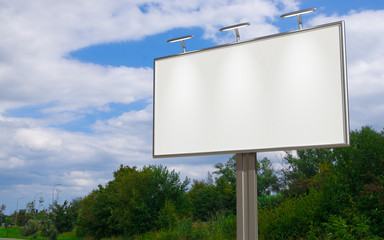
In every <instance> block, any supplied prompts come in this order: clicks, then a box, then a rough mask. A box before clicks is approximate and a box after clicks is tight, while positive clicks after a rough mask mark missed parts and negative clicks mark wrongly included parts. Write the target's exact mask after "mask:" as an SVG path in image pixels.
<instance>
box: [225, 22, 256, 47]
mask: <svg viewBox="0 0 384 240" xmlns="http://www.w3.org/2000/svg"><path fill="white" fill-rule="evenodd" d="M249 25H251V24H250V23H249V22H246V23H240V24H236V25H232V26H228V27H223V28H221V29H220V31H222V32H224V31H229V30H235V34H236V42H239V41H240V34H239V28H241V27H246V26H249Z"/></svg>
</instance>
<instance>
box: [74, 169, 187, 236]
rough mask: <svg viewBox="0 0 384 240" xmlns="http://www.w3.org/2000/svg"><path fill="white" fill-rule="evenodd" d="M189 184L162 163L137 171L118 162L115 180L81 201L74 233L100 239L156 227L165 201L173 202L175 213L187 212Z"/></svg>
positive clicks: (142, 231)
mask: <svg viewBox="0 0 384 240" xmlns="http://www.w3.org/2000/svg"><path fill="white" fill-rule="evenodd" d="M188 184H189V180H188V179H185V180H184V181H183V182H182V181H181V180H180V177H179V174H177V173H175V171H168V169H167V168H166V167H163V166H148V167H143V169H141V170H138V169H137V168H136V167H129V166H126V167H124V166H123V165H121V166H120V169H118V170H117V171H115V172H114V180H112V181H110V182H108V183H107V184H106V186H105V187H102V186H99V189H98V190H94V191H92V193H91V194H90V195H88V196H87V197H85V198H84V199H83V200H81V201H80V204H81V210H80V211H79V218H78V227H77V232H78V233H79V234H82V235H91V236H93V237H95V238H102V237H109V236H112V235H123V236H126V237H129V236H133V235H135V234H139V233H144V232H147V231H150V230H153V229H159V228H160V227H161V226H159V223H160V222H162V221H158V219H159V216H160V214H161V211H162V210H164V209H165V206H166V202H167V201H170V202H172V204H173V205H174V207H175V209H176V214H177V215H182V214H183V213H184V212H186V209H187V200H186V196H185V192H186V189H187V186H188ZM168 207H169V206H168ZM169 209H170V208H168V210H169ZM168 210H167V211H168ZM164 211H166V210H164ZM163 213H164V212H163Z"/></svg>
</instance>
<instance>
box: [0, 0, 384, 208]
mask: <svg viewBox="0 0 384 240" xmlns="http://www.w3.org/2000/svg"><path fill="white" fill-rule="evenodd" d="M312 7H316V8H317V9H318V10H317V11H316V12H315V13H312V14H308V15H304V16H303V24H304V28H305V27H311V26H316V25H319V24H323V23H329V22H334V21H338V20H345V23H346V34H347V58H348V77H349V94H350V120H351V129H357V128H360V127H361V126H363V125H371V126H373V127H374V128H375V129H377V130H381V129H383V127H384V125H383V123H382V119H383V118H384V101H383V97H382V96H384V68H383V67H382V66H384V38H383V36H384V25H383V24H382V23H383V22H384V2H383V1H382V0H352V1H351V0H350V1H348V0H338V1H332V0H306V1H303V0H302V1H299V0H253V1H251V0H235V1H233V0H210V1H202V0H190V1H174V0H159V1H139V0H137V1H123V0H116V1H109V0H104V1H97V2H95V1H93V0H82V1H76V0H68V1H50V0H42V1H38V2H36V1H28V2H25V1H22V0H12V1H9V0H0V33H1V36H2V38H1V39H0V204H6V206H7V210H6V212H7V213H11V212H13V211H14V210H15V209H16V201H17V199H18V198H23V199H20V200H19V208H25V205H26V203H28V202H30V201H33V200H34V197H35V196H36V194H37V193H40V192H41V193H42V194H39V195H38V196H42V197H43V198H44V200H45V205H44V207H47V206H48V204H49V203H50V202H51V200H52V190H53V186H54V185H55V184H61V185H60V186H57V187H56V188H55V198H57V199H58V200H59V201H61V202H63V201H64V200H66V199H68V200H71V199H72V198H75V197H83V196H85V195H86V194H88V193H89V192H90V191H91V190H92V189H94V188H96V187H97V185H98V184H105V183H106V182H107V181H109V180H111V179H112V173H113V171H114V170H116V169H117V168H118V167H119V166H120V164H124V165H130V166H138V167H141V166H143V165H148V164H163V165H166V166H167V167H168V168H170V169H175V170H176V171H177V172H180V174H181V175H182V176H183V177H185V176H188V177H190V178H192V179H202V178H205V177H206V175H207V172H208V171H211V172H212V171H213V170H214V168H213V165H214V164H215V163H218V162H224V161H226V160H227V159H228V157H230V156H229V155H218V156H207V157H185V158H170V159H155V160H154V159H152V157H151V151H152V145H151V144H152V139H151V137H152V84H153V82H152V81H153V75H152V74H153V73H152V71H153V69H152V67H153V59H154V58H157V57H161V56H166V55H173V54H177V53H180V52H181V50H182V49H181V46H180V44H179V43H171V44H167V43H166V41H167V40H168V39H171V38H176V37H179V36H184V35H190V34H193V35H194V36H195V37H194V38H193V39H191V40H188V41H186V42H185V43H186V47H187V51H190V50H197V49H202V48H207V47H212V46H217V45H220V44H224V43H228V42H233V41H234V40H235V38H234V34H233V33H232V32H219V31H218V29H220V28H221V27H224V26H228V25H232V24H237V23H241V22H250V23H251V26H250V27H248V28H243V29H241V30H240V35H241V39H242V40H245V39H251V38H255V37H260V36H265V35H270V34H275V33H279V32H286V31H292V30H296V29H297V19H296V18H287V19H281V18H280V17H279V16H280V15H282V14H284V13H287V12H290V11H296V10H299V9H305V8H312ZM263 156H268V157H270V158H271V159H273V161H274V162H275V167H276V168H279V167H281V165H280V161H281V158H282V156H283V154H282V153H280V152H273V153H263V154H260V157H263Z"/></svg>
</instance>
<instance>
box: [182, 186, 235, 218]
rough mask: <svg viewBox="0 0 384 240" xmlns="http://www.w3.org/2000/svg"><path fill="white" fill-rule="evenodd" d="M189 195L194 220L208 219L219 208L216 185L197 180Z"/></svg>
mask: <svg viewBox="0 0 384 240" xmlns="http://www.w3.org/2000/svg"><path fill="white" fill-rule="evenodd" d="M187 196H188V198H189V201H190V203H191V207H192V210H191V212H192V215H193V218H194V220H198V219H200V220H201V221H207V220H208V219H209V217H210V216H211V215H213V214H214V213H215V212H216V211H218V209H219V203H218V201H217V200H218V199H217V191H216V187H215V186H214V185H209V184H207V183H205V182H204V181H196V180H195V181H194V182H193V185H192V188H191V190H190V191H189V192H188V193H187ZM235 199H236V198H235Z"/></svg>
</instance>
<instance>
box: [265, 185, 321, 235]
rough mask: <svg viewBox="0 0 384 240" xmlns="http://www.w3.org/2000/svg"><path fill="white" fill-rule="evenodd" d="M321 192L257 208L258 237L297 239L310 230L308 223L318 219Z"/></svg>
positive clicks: (313, 192)
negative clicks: (269, 206)
mask: <svg viewBox="0 0 384 240" xmlns="http://www.w3.org/2000/svg"><path fill="white" fill-rule="evenodd" d="M321 201H322V193H321V192H318V191H311V192H310V193H309V194H304V195H301V196H296V197H291V198H288V199H286V200H285V201H283V202H281V203H280V204H278V205H276V206H272V207H271V208H262V209H259V214H258V218H259V236H260V239H287V238H294V239H299V238H303V237H305V234H306V233H307V232H308V231H309V230H310V223H311V222H313V221H316V219H319V217H320V216H318V214H319V210H320V209H321V204H322V203H321Z"/></svg>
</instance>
